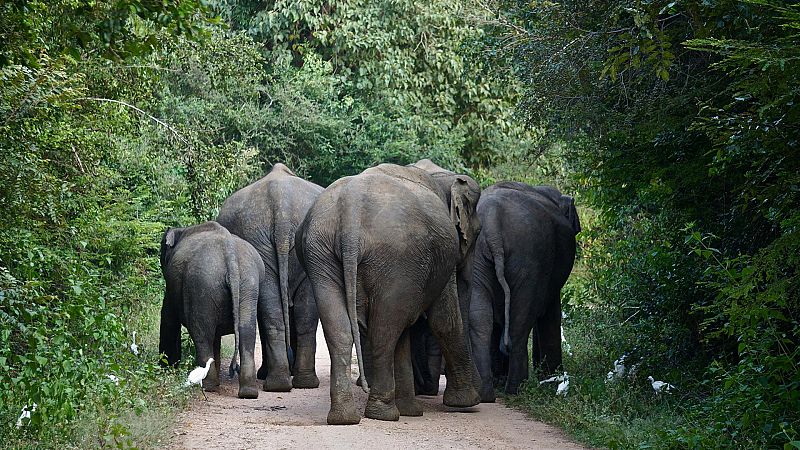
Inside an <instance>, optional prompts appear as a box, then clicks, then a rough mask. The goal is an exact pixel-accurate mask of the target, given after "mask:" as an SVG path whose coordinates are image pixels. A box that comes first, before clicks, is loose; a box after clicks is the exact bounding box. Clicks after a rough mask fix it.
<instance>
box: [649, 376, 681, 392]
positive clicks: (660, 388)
mask: <svg viewBox="0 0 800 450" xmlns="http://www.w3.org/2000/svg"><path fill="white" fill-rule="evenodd" d="M647 381H649V382H650V384H651V385H652V386H653V390H654V391H656V394H660V393H661V392H669V391H670V389H675V386H673V385H671V384H669V383H666V382H664V381H655V380H654V379H653V377H647Z"/></svg>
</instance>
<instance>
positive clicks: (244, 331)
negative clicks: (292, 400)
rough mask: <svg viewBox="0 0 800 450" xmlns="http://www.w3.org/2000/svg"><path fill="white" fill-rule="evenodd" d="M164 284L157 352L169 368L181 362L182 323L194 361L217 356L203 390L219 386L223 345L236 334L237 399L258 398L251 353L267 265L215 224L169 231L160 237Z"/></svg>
mask: <svg viewBox="0 0 800 450" xmlns="http://www.w3.org/2000/svg"><path fill="white" fill-rule="evenodd" d="M161 271H162V273H163V275H164V280H165V281H166V290H165V292H164V303H163V305H162V306H161V331H160V337H159V344H158V348H159V351H160V352H161V353H163V354H164V355H166V357H167V362H168V363H169V364H170V365H176V364H177V363H178V362H179V361H180V359H181V325H183V326H185V327H186V328H187V329H188V330H189V335H190V336H191V337H192V341H194V344H195V350H196V355H195V360H196V364H197V365H198V366H204V365H205V363H206V361H207V360H208V358H211V357H213V358H214V361H215V362H214V364H213V365H212V366H211V370H209V372H208V375H207V377H206V378H205V379H204V380H203V387H204V388H205V389H207V390H212V391H213V390H216V389H217V386H219V369H220V343H221V339H222V336H223V335H225V334H230V333H234V335H235V337H236V348H237V349H238V351H239V354H240V355H241V371H240V374H239V397H240V398H257V397H258V388H257V387H256V378H255V375H256V374H255V360H254V356H253V351H254V348H255V345H256V307H257V304H258V297H259V292H260V291H261V285H262V284H263V282H264V264H263V263H262V262H261V258H260V257H259V255H258V253H257V252H256V250H255V249H254V248H253V246H251V245H250V244H248V243H247V242H245V241H244V240H242V239H240V238H238V237H236V236H234V235H232V234H230V233H229V232H228V230H226V229H225V228H224V227H222V226H221V225H220V224H218V223H216V222H205V223H202V224H199V225H194V226H191V227H187V228H170V229H168V230H167V231H166V232H165V233H164V236H163V237H162V239H161Z"/></svg>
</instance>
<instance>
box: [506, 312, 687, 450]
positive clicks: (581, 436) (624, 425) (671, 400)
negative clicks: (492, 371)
mask: <svg viewBox="0 0 800 450" xmlns="http://www.w3.org/2000/svg"><path fill="white" fill-rule="evenodd" d="M619 323H620V321H619V318H618V317H617V315H616V314H614V313H613V312H612V311H611V310H608V309H603V308H599V307H592V308H589V307H584V306H581V307H573V308H569V312H568V314H567V317H566V318H565V319H564V320H563V324H564V335H565V339H566V342H567V343H568V344H569V347H570V350H571V353H572V354H571V355H570V354H568V353H567V352H566V351H565V352H564V368H565V370H566V372H567V373H568V374H569V391H568V393H567V395H566V397H562V396H557V395H556V385H557V384H558V383H546V384H542V385H540V384H539V382H538V380H539V378H540V377H539V376H538V375H539V374H538V373H531V377H530V379H529V381H527V382H526V383H525V384H523V386H522V387H521V389H520V392H519V394H517V395H513V396H504V397H503V398H504V401H505V403H506V404H507V405H509V406H512V407H514V408H517V409H521V410H523V411H525V412H526V413H528V414H529V415H530V416H532V417H534V418H536V419H537V420H541V421H543V422H546V423H549V424H551V425H555V426H558V427H559V428H561V429H563V430H564V432H565V433H566V434H567V435H568V436H570V437H571V438H573V439H575V440H576V441H578V442H580V443H583V444H586V445H589V446H592V447H606V448H668V447H670V445H669V441H670V439H668V436H667V433H668V431H669V430H673V429H675V428H677V427H679V426H681V425H682V424H684V422H685V421H686V419H685V415H686V412H687V410H686V408H685V407H684V406H683V404H684V402H685V401H687V399H686V398H685V396H684V395H683V393H682V392H681V390H680V389H677V390H676V391H675V392H672V393H670V394H656V393H655V392H654V391H653V389H652V387H651V385H650V383H649V381H648V380H647V375H648V374H647V373H643V370H641V369H640V370H637V371H635V372H634V373H632V374H626V376H625V377H623V378H621V379H614V380H607V378H606V374H607V373H608V372H609V371H611V370H612V369H613V362H614V361H615V360H616V359H617V358H619V356H620V355H621V354H622V353H623V351H622V349H616V348H612V347H610V346H609V344H608V343H610V342H624V340H625V339H624V336H620V335H621V334H624V333H625V331H624V329H623V328H622V327H620V326H619ZM621 337H622V339H621ZM628 366H629V368H630V364H628ZM669 381H671V382H672V383H673V384H678V385H679V384H680V383H679V382H676V381H673V380H669Z"/></svg>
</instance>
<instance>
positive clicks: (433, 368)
mask: <svg viewBox="0 0 800 450" xmlns="http://www.w3.org/2000/svg"><path fill="white" fill-rule="evenodd" d="M410 165H411V166H414V167H419V168H420V169H423V170H425V171H426V172H428V173H429V174H431V175H432V176H433V177H434V178H435V179H436V180H437V181H438V182H439V183H444V185H452V183H453V182H454V181H455V178H456V177H457V176H458V174H456V173H454V172H451V171H449V170H447V169H444V168H442V167H440V166H438V165H437V164H435V163H434V162H432V161H431V160H429V159H423V160H420V161H417V162H416V163H414V164H410ZM447 201H448V202H449V201H450V197H449V196H448V197H447ZM474 248H475V247H474V246H472V247H470V249H469V252H468V253H467V254H466V255H465V256H464V257H463V258H461V259H460V260H459V261H458V265H457V268H456V282H457V285H458V304H459V306H460V308H461V318H462V321H463V324H464V336H466V337H467V343H468V344H469V332H468V329H469V328H468V324H469V301H470V300H469V298H470V286H471V284H472V259H473V249H474ZM367 361H369V359H367ZM411 362H412V367H413V370H414V390H415V392H416V393H417V394H418V395H438V393H439V376H440V375H441V374H442V373H443V372H442V349H441V347H440V346H439V343H438V342H436V338H435V337H434V335H433V333H432V332H431V329H430V327H429V326H428V322H427V321H425V320H419V321H417V323H416V324H415V325H414V326H413V327H412V328H411ZM369 369H370V368H369V367H367V376H369V374H370V370H369Z"/></svg>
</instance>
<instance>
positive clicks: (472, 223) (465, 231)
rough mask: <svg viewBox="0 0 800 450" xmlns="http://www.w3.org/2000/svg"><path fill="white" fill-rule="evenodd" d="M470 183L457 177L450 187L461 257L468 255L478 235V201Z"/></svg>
mask: <svg viewBox="0 0 800 450" xmlns="http://www.w3.org/2000/svg"><path fill="white" fill-rule="evenodd" d="M474 196H475V194H474V192H473V189H472V188H471V187H470V185H469V182H468V181H467V179H466V178H464V177H461V176H459V177H456V180H455V181H454V182H453V184H452V185H451V186H450V220H452V221H453V224H454V225H455V226H456V230H458V247H459V249H460V251H461V255H462V256H464V255H466V253H467V251H468V250H469V248H470V247H471V246H472V243H473V242H474V241H475V237H476V235H477V234H478V233H477V232H478V230H477V229H476V228H477V217H475V216H474V214H475V208H476V207H477V199H474V198H473V197H474Z"/></svg>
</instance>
